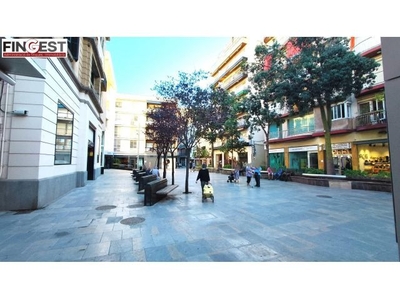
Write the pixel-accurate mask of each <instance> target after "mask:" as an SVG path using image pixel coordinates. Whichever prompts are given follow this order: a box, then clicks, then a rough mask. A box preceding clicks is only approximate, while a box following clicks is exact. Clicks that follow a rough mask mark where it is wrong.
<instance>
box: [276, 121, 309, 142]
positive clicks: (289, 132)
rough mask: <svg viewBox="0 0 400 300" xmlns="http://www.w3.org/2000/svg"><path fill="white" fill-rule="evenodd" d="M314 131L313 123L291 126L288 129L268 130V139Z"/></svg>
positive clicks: (283, 137)
mask: <svg viewBox="0 0 400 300" xmlns="http://www.w3.org/2000/svg"><path fill="white" fill-rule="evenodd" d="M314 131H315V127H314V124H313V125H308V126H302V127H296V128H291V129H289V130H278V131H274V132H270V134H269V138H270V139H285V138H288V137H292V136H297V135H302V134H306V133H313V132H314Z"/></svg>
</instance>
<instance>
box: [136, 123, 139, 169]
mask: <svg viewBox="0 0 400 300" xmlns="http://www.w3.org/2000/svg"><path fill="white" fill-rule="evenodd" d="M136 146H137V158H136V166H137V169H138V170H139V159H140V123H139V128H138V131H137V144H136Z"/></svg>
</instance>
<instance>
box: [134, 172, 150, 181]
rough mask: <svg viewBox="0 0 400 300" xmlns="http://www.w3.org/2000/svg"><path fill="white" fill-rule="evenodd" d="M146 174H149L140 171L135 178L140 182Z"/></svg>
mask: <svg viewBox="0 0 400 300" xmlns="http://www.w3.org/2000/svg"><path fill="white" fill-rule="evenodd" d="M146 175H147V173H146V172H138V173H137V174H136V176H135V178H134V179H135V182H137V183H139V180H140V178H141V177H143V176H146Z"/></svg>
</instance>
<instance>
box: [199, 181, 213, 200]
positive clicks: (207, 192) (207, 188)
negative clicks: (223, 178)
mask: <svg viewBox="0 0 400 300" xmlns="http://www.w3.org/2000/svg"><path fill="white" fill-rule="evenodd" d="M207 198H211V200H212V202H214V189H213V187H212V185H211V184H206V185H204V187H203V199H202V200H201V202H205V201H206V200H207Z"/></svg>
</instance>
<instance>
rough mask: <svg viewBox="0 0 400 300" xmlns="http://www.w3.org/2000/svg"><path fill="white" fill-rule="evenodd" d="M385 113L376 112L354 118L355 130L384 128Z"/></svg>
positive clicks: (381, 111)
mask: <svg viewBox="0 0 400 300" xmlns="http://www.w3.org/2000/svg"><path fill="white" fill-rule="evenodd" d="M386 126H387V120H386V111H385V110H377V111H373V112H369V113H366V114H362V115H360V116H358V117H356V129H357V130H365V129H371V128H373V127H386Z"/></svg>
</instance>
